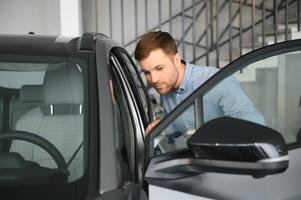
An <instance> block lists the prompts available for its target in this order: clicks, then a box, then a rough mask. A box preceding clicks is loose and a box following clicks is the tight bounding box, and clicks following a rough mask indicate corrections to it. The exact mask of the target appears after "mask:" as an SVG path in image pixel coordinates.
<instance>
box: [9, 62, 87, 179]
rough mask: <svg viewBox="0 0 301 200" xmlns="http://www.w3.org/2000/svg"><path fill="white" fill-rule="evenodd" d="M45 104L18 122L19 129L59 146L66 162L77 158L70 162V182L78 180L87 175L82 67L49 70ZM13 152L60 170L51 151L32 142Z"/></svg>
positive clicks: (16, 144)
mask: <svg viewBox="0 0 301 200" xmlns="http://www.w3.org/2000/svg"><path fill="white" fill-rule="evenodd" d="M23 95H24V94H23ZM28 95H34V94H28ZM43 101H44V102H43V106H37V107H35V108H33V109H31V110H29V111H28V112H27V113H25V114H24V115H23V116H22V117H21V118H20V119H19V120H18V121H17V122H16V125H15V130H20V131H27V132H31V133H34V134H37V135H39V136H41V137H43V138H45V139H47V140H48V141H49V142H51V143H52V144H53V145H55V146H56V147H57V149H58V150H59V151H60V152H61V154H62V155H63V157H64V158H65V161H66V162H68V161H70V159H71V158H72V157H74V156H75V157H74V158H73V161H72V162H71V163H68V164H70V166H69V168H68V169H69V172H70V176H69V181H71V180H74V179H77V178H79V177H80V176H81V175H82V174H83V147H82V146H81V145H82V143H83V112H82V110H83V81H82V74H81V70H80V68H79V67H72V66H68V67H61V68H59V69H56V70H50V71H46V73H45V78H44V83H43ZM79 149H80V150H79ZM77 150H79V152H78V153H76V152H77ZM10 151H12V152H18V153H20V154H21V155H22V156H23V157H24V158H25V159H26V160H32V161H35V162H37V163H38V164H40V165H41V166H44V167H48V168H56V167H57V166H56V164H55V162H54V160H53V159H52V158H51V157H50V155H48V154H47V152H45V151H44V150H43V149H41V148H39V147H38V146H36V145H33V144H31V143H28V142H24V141H13V142H12V146H11V150H10Z"/></svg>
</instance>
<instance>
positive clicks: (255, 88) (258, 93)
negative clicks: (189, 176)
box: [154, 51, 301, 154]
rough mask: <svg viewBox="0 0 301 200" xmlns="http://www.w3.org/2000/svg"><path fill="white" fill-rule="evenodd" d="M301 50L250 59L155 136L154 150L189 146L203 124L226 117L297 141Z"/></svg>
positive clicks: (300, 134) (300, 109) (300, 136)
mask: <svg viewBox="0 0 301 200" xmlns="http://www.w3.org/2000/svg"><path fill="white" fill-rule="evenodd" d="M300 59H301V52H300V51H297V52H292V53H285V54H280V55H277V56H273V57H269V58H266V59H263V60H260V61H257V62H254V63H252V64H250V65H248V66H246V67H244V68H243V69H242V70H238V71H236V72H234V73H233V74H232V75H231V76H228V77H226V78H224V79H223V80H222V81H220V82H219V83H218V84H217V85H215V86H214V87H213V88H211V89H210V90H209V91H208V92H207V93H205V94H204V95H203V96H201V97H200V98H201V99H200V100H201V101H197V102H201V105H200V107H202V109H201V110H200V111H202V112H201V113H200V114H197V115H195V110H198V109H195V105H199V104H195V103H193V104H191V105H190V106H188V107H187V108H186V109H185V110H184V111H182V112H181V113H180V114H179V115H178V116H177V117H176V118H175V119H174V120H172V121H171V123H170V124H169V125H168V126H167V127H166V128H165V129H164V130H163V131H161V132H160V134H159V135H158V136H157V137H155V138H154V151H155V152H154V153H155V154H160V153H165V152H168V151H174V150H178V149H181V148H187V146H186V140H187V139H188V138H189V137H190V136H191V135H192V134H194V132H195V129H196V125H195V122H196V121H197V120H196V117H197V118H199V119H202V121H201V123H206V122H208V121H210V120H213V119H216V118H219V117H224V116H229V117H234V118H239V119H243V120H247V121H251V122H254V123H258V124H261V125H264V126H267V127H270V128H272V129H275V130H277V131H278V132H280V133H281V134H282V136H283V137H284V139H285V141H286V143H287V144H290V143H294V142H299V141H300V139H301V126H300V123H301V103H300V102H301V86H300V84H299V74H300V73H301V67H300V62H301V60H300Z"/></svg>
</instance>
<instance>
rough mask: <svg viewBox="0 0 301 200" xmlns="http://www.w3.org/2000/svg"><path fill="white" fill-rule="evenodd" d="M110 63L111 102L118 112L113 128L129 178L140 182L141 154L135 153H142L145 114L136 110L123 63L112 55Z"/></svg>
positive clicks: (133, 88)
mask: <svg viewBox="0 0 301 200" xmlns="http://www.w3.org/2000/svg"><path fill="white" fill-rule="evenodd" d="M110 61H111V70H112V80H111V81H112V84H111V85H112V86H111V87H112V88H111V90H112V94H113V98H112V100H113V105H115V110H116V109H117V110H118V112H115V116H114V118H115V122H116V126H115V127H116V130H117V131H116V132H117V134H118V136H117V137H118V138H119V139H120V144H122V143H123V144H122V146H121V148H120V150H121V152H122V154H123V155H122V157H123V159H126V160H127V162H126V163H127V165H128V169H129V175H130V177H129V178H130V179H131V180H133V181H137V180H138V179H140V180H142V170H141V169H140V170H138V168H141V167H142V165H141V162H142V161H143V157H142V154H143V153H141V154H137V152H143V151H144V149H143V147H144V146H143V145H144V144H143V143H144V138H143V134H144V124H143V120H142V116H143V114H145V113H141V112H140V110H139V108H138V103H137V102H138V100H139V96H136V95H134V94H135V93H134V91H133V90H135V89H136V88H135V87H136V86H134V87H133V86H132V85H131V84H130V81H131V78H130V77H129V76H128V73H127V70H126V68H125V67H124V62H119V61H120V60H118V59H117V57H116V54H112V56H111V57H110ZM122 63H123V64H122ZM114 101H115V103H114ZM118 113H119V114H118ZM139 162H140V164H139ZM124 168H125V167H124ZM124 168H123V169H124ZM138 177H139V178H138Z"/></svg>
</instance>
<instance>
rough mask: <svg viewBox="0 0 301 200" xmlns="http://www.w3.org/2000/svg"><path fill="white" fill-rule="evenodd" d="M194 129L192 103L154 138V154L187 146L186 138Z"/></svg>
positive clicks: (193, 108)
mask: <svg viewBox="0 0 301 200" xmlns="http://www.w3.org/2000/svg"><path fill="white" fill-rule="evenodd" d="M195 131H196V127H195V106H194V104H192V105H191V106H189V107H188V108H187V109H186V110H185V111H184V112H182V113H181V114H180V115H179V116H177V117H176V118H175V119H174V120H173V121H172V122H171V123H170V124H169V125H168V126H167V127H166V128H165V129H164V130H163V131H162V132H161V134H159V135H158V136H157V137H156V138H155V139H154V148H155V154H161V153H166V152H169V151H174V150H177V149H183V148H187V145H186V140H187V139H188V138H189V137H190V136H191V135H193V134H194V133H195Z"/></svg>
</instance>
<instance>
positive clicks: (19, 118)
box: [0, 55, 87, 185]
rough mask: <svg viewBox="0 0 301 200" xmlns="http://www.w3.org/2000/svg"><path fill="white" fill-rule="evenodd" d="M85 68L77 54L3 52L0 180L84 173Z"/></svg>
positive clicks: (69, 178) (48, 179)
mask: <svg viewBox="0 0 301 200" xmlns="http://www.w3.org/2000/svg"><path fill="white" fill-rule="evenodd" d="M86 69H87V62H86V60H84V59H82V58H78V57H74V56H32V55H1V56H0V185H6V184H13V185H19V184H20V183H22V184H25V185H26V184H43V183H68V182H73V181H75V180H77V179H79V178H80V177H81V176H82V175H83V174H84V171H85V167H84V166H85V163H84V161H85V158H84V149H85V148H84V147H85V145H86V143H84V141H85V134H84V133H85V129H86V128H85V126H84V119H85V116H86V115H87V113H86V109H85V108H86V103H85V102H86V100H85V98H84V96H85V95H84V88H85V87H86V86H85V82H84V80H85V78H84V77H85V76H86Z"/></svg>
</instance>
